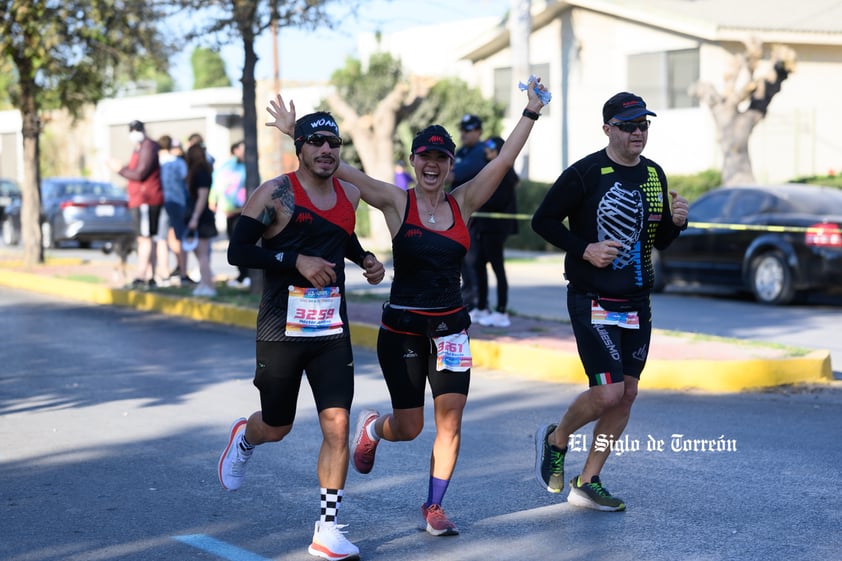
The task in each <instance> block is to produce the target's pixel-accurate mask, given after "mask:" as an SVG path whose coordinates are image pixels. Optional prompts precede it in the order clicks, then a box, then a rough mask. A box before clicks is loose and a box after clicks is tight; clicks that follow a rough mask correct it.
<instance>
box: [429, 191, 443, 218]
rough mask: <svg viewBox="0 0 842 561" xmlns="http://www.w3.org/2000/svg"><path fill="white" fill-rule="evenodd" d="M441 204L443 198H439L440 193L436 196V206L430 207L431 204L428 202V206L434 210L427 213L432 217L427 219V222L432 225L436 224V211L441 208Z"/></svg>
mask: <svg viewBox="0 0 842 561" xmlns="http://www.w3.org/2000/svg"><path fill="white" fill-rule="evenodd" d="M439 202H441V197H439V196H438V193H437V194H436V204H435V205H430V203H429V202H427V206H429V207H430V208H432V209H433V210H428V211H427V214H429V215H430V217H429V218H428V219H427V222H429V223H430V224H435V223H436V210H437V209H438V208H439Z"/></svg>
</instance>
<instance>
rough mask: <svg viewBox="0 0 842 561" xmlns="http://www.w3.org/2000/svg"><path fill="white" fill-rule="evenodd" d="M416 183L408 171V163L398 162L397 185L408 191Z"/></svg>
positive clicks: (396, 165)
mask: <svg viewBox="0 0 842 561" xmlns="http://www.w3.org/2000/svg"><path fill="white" fill-rule="evenodd" d="M414 183H415V180H414V179H413V178H412V174H410V173H409V172H408V171H406V162H404V161H403V160H398V162H397V163H396V164H395V185H397V186H398V187H400V188H401V189H403V190H404V191H406V190H407V189H409V188H410V187H412V186H413V184H414Z"/></svg>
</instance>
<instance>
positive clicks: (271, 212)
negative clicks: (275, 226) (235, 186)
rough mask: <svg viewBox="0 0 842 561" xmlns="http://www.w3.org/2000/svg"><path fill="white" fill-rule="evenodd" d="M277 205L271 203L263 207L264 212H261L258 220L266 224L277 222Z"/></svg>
mask: <svg viewBox="0 0 842 561" xmlns="http://www.w3.org/2000/svg"><path fill="white" fill-rule="evenodd" d="M275 216H276V213H275V207H274V206H271V205H267V206H265V207H263V212H261V213H260V216H259V217H258V220H259V221H260V222H261V223H262V224H263V225H264V226H269V225H271V224H272V223H273V222H275Z"/></svg>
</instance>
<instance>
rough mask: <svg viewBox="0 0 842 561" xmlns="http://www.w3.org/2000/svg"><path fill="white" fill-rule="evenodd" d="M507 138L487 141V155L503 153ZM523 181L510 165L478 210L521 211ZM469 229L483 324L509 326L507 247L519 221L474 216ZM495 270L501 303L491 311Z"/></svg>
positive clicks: (478, 310) (492, 157) (485, 143)
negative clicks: (518, 190)
mask: <svg viewBox="0 0 842 561" xmlns="http://www.w3.org/2000/svg"><path fill="white" fill-rule="evenodd" d="M503 143H504V142H503V139H502V138H500V137H499V136H494V137H491V138H489V139H488V140H486V141H485V142H484V143H483V148H484V149H485V158H486V160H488V161H491V160H493V159H494V158H496V157H497V156H498V155H499V154H500V149H501V148H502V147H503ZM519 181H520V178H519V177H518V175H517V173H515V170H514V167H509V169H508V170H507V171H506V175H505V176H503V180H502V181H501V182H500V185H498V186H497V189H496V190H495V191H494V194H493V195H491V198H490V199H488V200H487V201H486V202H485V204H484V205H482V206H481V207H480V208H479V211H478V212H481V213H482V212H485V213H501V214H511V215H514V214H517V194H516V192H515V189H516V188H517V184H518V182H519ZM468 230H469V231H470V233H471V249H470V250H469V253H471V252H473V253H474V255H475V257H474V259H473V262H474V270H475V277H476V280H477V308H476V310H477V315H478V316H479V324H480V325H484V326H490V327H509V326H510V325H511V321H510V320H509V314H508V313H507V311H506V309H507V306H508V303H509V283H508V279H507V278H506V266H505V260H504V247H505V245H506V238H508V237H509V236H510V235H512V234H516V233H517V220H515V219H514V218H502V217H494V218H492V217H484V216H474V217H473V218H471V222H470V225H469V227H468ZM488 265H491V270H492V271H494V276H495V278H496V279H497V306H496V307H495V308H494V311H491V312H490V313H489V306H488V268H487V266H488Z"/></svg>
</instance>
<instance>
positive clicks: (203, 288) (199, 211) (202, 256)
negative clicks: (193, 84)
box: [185, 144, 218, 298]
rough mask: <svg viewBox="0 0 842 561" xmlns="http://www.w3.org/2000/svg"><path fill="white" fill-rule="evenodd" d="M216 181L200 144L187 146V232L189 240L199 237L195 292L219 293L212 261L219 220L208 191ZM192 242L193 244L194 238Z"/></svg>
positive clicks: (202, 293)
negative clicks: (209, 201)
mask: <svg viewBox="0 0 842 561" xmlns="http://www.w3.org/2000/svg"><path fill="white" fill-rule="evenodd" d="M212 182H213V178H212V173H211V166H210V164H209V163H208V160H207V158H206V157H205V149H204V148H203V147H202V145H201V144H194V145H193V146H191V147H190V148H188V149H187V192H188V195H189V199H188V204H187V232H186V233H185V236H186V237H187V239H189V240H193V239H196V240H197V241H196V242H195V243H196V245H195V248H193V252H194V254H195V255H196V259H197V260H198V261H199V275H200V277H201V278H200V280H199V284H198V285H197V286H196V288H195V289H193V295H194V296H208V297H211V298H212V297H214V296H216V288H215V287H214V283H213V271H212V270H211V263H210V249H211V246H210V244H211V240H212V239H213V238H215V237H216V236H217V234H218V232H217V230H216V221H215V219H214V216H213V212H211V210H210V208H208V194H209V193H210V187H211V183H212ZM190 245H193V243H192V241H191V243H190Z"/></svg>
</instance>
